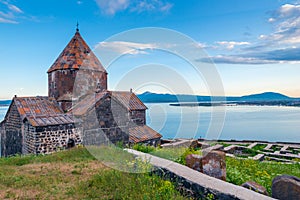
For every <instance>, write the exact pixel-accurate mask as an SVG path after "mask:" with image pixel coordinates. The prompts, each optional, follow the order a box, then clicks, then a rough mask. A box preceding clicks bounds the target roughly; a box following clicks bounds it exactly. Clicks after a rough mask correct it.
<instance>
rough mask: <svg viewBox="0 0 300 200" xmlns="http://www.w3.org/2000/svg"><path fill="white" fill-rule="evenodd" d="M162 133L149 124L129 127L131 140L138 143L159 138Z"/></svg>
mask: <svg viewBox="0 0 300 200" xmlns="http://www.w3.org/2000/svg"><path fill="white" fill-rule="evenodd" d="M161 137H162V135H161V134H159V133H158V132H156V131H155V130H153V129H152V128H150V127H149V126H146V125H143V126H134V127H131V128H129V142H132V143H138V142H143V141H147V140H152V139H159V138H161Z"/></svg>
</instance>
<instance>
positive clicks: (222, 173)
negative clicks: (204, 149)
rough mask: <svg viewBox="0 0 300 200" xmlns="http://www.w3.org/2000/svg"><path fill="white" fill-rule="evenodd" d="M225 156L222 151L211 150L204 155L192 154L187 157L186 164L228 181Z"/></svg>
mask: <svg viewBox="0 0 300 200" xmlns="http://www.w3.org/2000/svg"><path fill="white" fill-rule="evenodd" d="M225 158H226V156H225V153H224V152H222V151H211V152H209V153H207V154H206V155H205V156H204V157H202V156H199V155H195V154H190V155H187V157H186V166H188V167H189V168H192V169H194V170H197V171H199V172H202V173H204V174H206V175H208V176H211V177H215V178H218V179H221V180H223V181H226V161H225Z"/></svg>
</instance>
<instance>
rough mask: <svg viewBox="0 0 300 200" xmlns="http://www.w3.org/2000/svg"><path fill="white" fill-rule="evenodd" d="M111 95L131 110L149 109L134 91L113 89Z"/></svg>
mask: <svg viewBox="0 0 300 200" xmlns="http://www.w3.org/2000/svg"><path fill="white" fill-rule="evenodd" d="M111 95H112V98H115V99H116V100H117V101H118V102H120V103H121V104H122V105H123V106H125V107H126V108H127V109H128V110H130V111H132V110H146V109H147V107H146V106H145V105H144V104H143V102H142V101H141V100H140V99H139V98H138V97H137V96H136V95H135V94H134V93H132V92H124V91H122V92H120V91H112V92H111Z"/></svg>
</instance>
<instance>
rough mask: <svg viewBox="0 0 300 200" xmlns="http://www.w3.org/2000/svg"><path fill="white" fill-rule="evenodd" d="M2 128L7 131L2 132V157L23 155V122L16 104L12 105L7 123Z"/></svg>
mask: <svg viewBox="0 0 300 200" xmlns="http://www.w3.org/2000/svg"><path fill="white" fill-rule="evenodd" d="M2 126H3V128H4V129H5V131H2V132H1V156H9V155H14V154H18V153H19V154H21V153H22V140H23V137H22V121H21V116H20V114H19V112H18V110H17V106H16V105H15V103H13V104H12V105H11V107H10V111H9V112H8V116H7V118H6V121H5V122H4V124H3V125H2Z"/></svg>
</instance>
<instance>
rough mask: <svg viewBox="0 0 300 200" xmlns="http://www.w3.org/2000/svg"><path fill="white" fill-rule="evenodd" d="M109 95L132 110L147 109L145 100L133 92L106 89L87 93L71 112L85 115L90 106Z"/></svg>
mask: <svg viewBox="0 0 300 200" xmlns="http://www.w3.org/2000/svg"><path fill="white" fill-rule="evenodd" d="M107 95H109V96H111V97H112V98H114V99H116V100H117V102H119V103H120V104H121V105H123V106H124V107H125V108H126V109H128V110H130V111H131V110H145V109H147V107H146V106H145V105H144V104H143V102H141V100H140V99H139V98H138V97H137V96H136V95H135V94H134V93H132V92H119V91H105V92H99V93H95V94H90V95H87V96H86V97H84V98H82V99H81V100H79V101H78V103H76V105H75V106H74V107H73V108H71V110H70V112H71V113H72V114H73V115H76V116H80V115H84V114H85V113H86V112H87V111H88V110H89V109H90V108H92V107H93V106H95V104H96V103H97V102H98V101H100V100H101V99H103V98H104V97H105V96H107Z"/></svg>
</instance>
